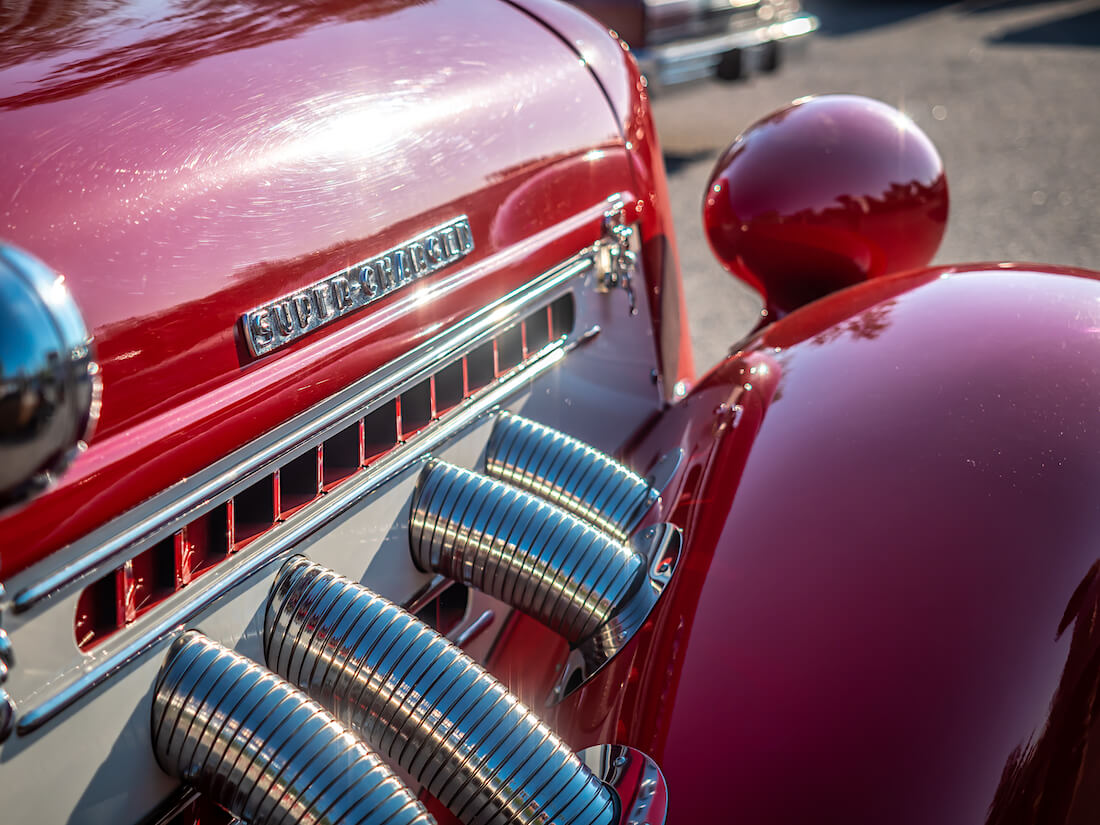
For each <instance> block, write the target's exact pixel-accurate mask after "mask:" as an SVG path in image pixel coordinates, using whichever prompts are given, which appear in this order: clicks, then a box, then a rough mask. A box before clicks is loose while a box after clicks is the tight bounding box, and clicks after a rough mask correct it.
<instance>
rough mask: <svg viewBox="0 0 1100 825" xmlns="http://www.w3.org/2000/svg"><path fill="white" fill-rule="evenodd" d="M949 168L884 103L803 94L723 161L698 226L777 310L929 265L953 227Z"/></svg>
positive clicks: (782, 311)
mask: <svg viewBox="0 0 1100 825" xmlns="http://www.w3.org/2000/svg"><path fill="white" fill-rule="evenodd" d="M947 212H948V194H947V179H946V177H945V176H944V169H943V163H942V162H941V160H940V157H939V154H938V153H937V152H936V149H935V147H934V146H933V145H932V142H931V141H930V140H929V139H928V137H927V136H926V135H925V134H924V133H923V132H922V131H921V130H920V129H919V128H918V127H917V126H916V124H914V123H913V121H912V120H910V119H909V118H908V117H906V116H905V115H903V114H901V113H900V112H898V111H897V110H896V109H894V108H892V107H890V106H887V105H886V104H884V103H879V102H878V101H874V100H870V99H868V98H863V97H855V96H852V95H827V96H824V97H815V98H808V99H806V100H803V101H798V102H796V103H794V104H792V105H790V106H788V107H786V108H784V109H780V110H779V111H778V112H776V113H774V114H772V115H769V116H768V117H766V118H764V119H763V120H761V121H758V122H757V123H755V124H753V125H752V126H751V127H750V128H749V129H747V130H746V131H745V132H744V133H743V134H742V135H741V136H740V137H738V138H737V140H735V141H734V142H733V144H732V145H731V146H730V147H729V148H728V149H727V150H726V151H725V153H724V154H723V155H722V156H721V157H720V158H719V159H718V163H717V164H716V166H715V168H714V172H713V173H712V175H711V179H710V183H709V185H708V189H707V193H706V197H705V199H704V202H703V222H704V225H705V227H706V232H707V238H708V240H709V241H710V244H711V248H712V249H713V250H714V253H715V254H716V255H717V256H718V260H719V261H721V262H722V265H723V266H725V267H726V268H727V269H729V270H730V271H731V272H732V273H734V274H735V275H737V276H738V277H739V278H741V279H743V280H744V281H746V282H748V283H749V285H751V286H752V287H753V288H755V289H756V290H758V291H759V292H760V293H761V295H762V296H763V297H764V299H765V304H766V305H767V308H768V310H769V311H770V312H771V313H772V314H773V315H780V316H782V315H784V314H786V313H788V312H790V311H792V310H794V309H797V308H798V307H800V306H803V305H804V304H807V303H809V302H810V301H812V300H815V299H816V298H819V297H821V296H822V295H826V294H828V293H829V292H832V291H834V290H837V289H840V288H842V287H845V286H849V285H851V284H854V283H858V282H860V281H863V280H866V279H868V278H877V277H879V276H881V275H886V274H889V273H892V272H902V271H904V270H908V269H915V268H917V267H921V266H926V265H927V264H928V262H929V261H931V260H932V257H933V256H934V255H935V254H936V250H937V249H938V248H939V245H940V241H941V240H942V239H943V233H944V230H945V229H946V225H947Z"/></svg>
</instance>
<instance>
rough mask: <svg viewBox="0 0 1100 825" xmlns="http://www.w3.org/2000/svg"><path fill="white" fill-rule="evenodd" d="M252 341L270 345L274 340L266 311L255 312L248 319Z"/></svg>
mask: <svg viewBox="0 0 1100 825" xmlns="http://www.w3.org/2000/svg"><path fill="white" fill-rule="evenodd" d="M248 322H249V326H248V328H249V330H250V331H251V333H252V340H253V341H255V342H256V343H258V344H260V345H261V346H262V345H263V344H270V343H271V341H272V340H273V339H274V338H275V330H273V329H272V328H271V318H270V317H269V315H268V311H267V310H266V309H262V310H260V311H258V312H255V313H253V314H252V315H251V317H250V318H249V319H248Z"/></svg>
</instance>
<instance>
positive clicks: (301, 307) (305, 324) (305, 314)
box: [290, 292, 313, 330]
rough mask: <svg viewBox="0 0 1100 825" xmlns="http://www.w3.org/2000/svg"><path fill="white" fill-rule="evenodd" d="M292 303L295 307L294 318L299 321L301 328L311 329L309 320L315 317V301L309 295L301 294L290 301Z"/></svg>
mask: <svg viewBox="0 0 1100 825" xmlns="http://www.w3.org/2000/svg"><path fill="white" fill-rule="evenodd" d="M290 302H291V304H292V305H293V307H294V317H295V318H296V319H297V321H298V326H299V328H301V329H303V330H307V329H309V319H310V317H311V316H312V315H313V301H311V300H310V298H309V293H307V292H299V293H298V294H297V295H295V296H294V297H293V298H291V299H290Z"/></svg>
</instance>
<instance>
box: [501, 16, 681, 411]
mask: <svg viewBox="0 0 1100 825" xmlns="http://www.w3.org/2000/svg"><path fill="white" fill-rule="evenodd" d="M510 2H514V3H515V4H516V5H517V6H521V7H523V8H525V9H526V10H527V11H528V12H529V13H530V14H532V15H533V16H535V17H536V18H538V19H539V20H541V21H543V22H544V23H545V24H546V25H547V26H548V27H550V28H551V29H552V30H553V31H555V32H557V33H558V35H559V36H560V37H562V38H563V39H564V41H565V42H567V43H568V44H569V46H570V47H571V48H572V49H573V50H574V52H575V53H576V54H577V56H578V57H580V59H581V60H583V61H584V64H585V65H586V66H587V67H588V68H589V69H590V70H591V72H592V73H593V75H594V76H595V77H596V79H597V80H598V81H599V83H600V86H601V88H602V89H603V90H604V93H605V94H606V95H607V98H608V101H609V102H610V103H611V105H612V108H613V109H614V110H615V112H616V114H617V116H618V118H619V122H620V129H621V130H622V134H623V137H624V140H625V146H626V149H627V151H628V153H629V155H630V159H631V165H632V167H633V170H634V181H635V192H636V193H637V194H638V201H637V203H636V204H635V207H636V212H637V215H638V217H639V219H640V220H641V222H642V223H641V227H642V244H643V246H642V257H643V263H644V271H645V287H646V289H647V290H648V293H649V305H650V312H651V313H652V317H651V320H652V322H653V326H654V331H655V332H656V334H657V338H658V341H659V342H660V344H659V346H660V352H659V357H660V367H661V372H662V375H663V377H664V385H665V386H664V390H665V394H666V396H668V397H670V398H671V397H672V396H673V393H674V391H675V387H676V385H677V383H680V382H682V384H681V386H686V385H687V384H688V383H690V382H691V381H693V380H694V378H695V362H694V358H693V356H692V352H691V336H690V334H689V332H688V325H687V311H686V305H685V303H684V288H683V278H682V276H681V274H680V262H679V257H678V255H677V252H676V237H675V232H674V229H673V220H672V205H671V202H670V201H669V198H668V181H667V178H666V175H665V161H664V155H663V154H662V152H661V147H660V144H659V143H658V142H657V131H656V128H655V127H654V124H653V112H652V110H651V108H650V103H649V92H648V87H647V83H646V80H645V78H644V77H643V76H642V74H641V72H639V71H638V66H637V64H636V63H635V62H634V59H633V57H631V56H630V49H629V47H628V46H627V44H626V43H625V42H623V40H621V39H620V38H619V37H618V36H612V37H609V36H608V33H607V30H606V27H605V26H604V25H603V24H601V23H598V22H597V21H595V20H593V19H592V18H591V17H588V16H587V15H586V14H584V13H582V12H580V11H578V10H577V9H574V8H571V7H569V6H566V5H564V4H562V3H557V2H553V1H552V0H510ZM612 34H614V33H612Z"/></svg>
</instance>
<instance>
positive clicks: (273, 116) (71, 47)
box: [0, 0, 631, 577]
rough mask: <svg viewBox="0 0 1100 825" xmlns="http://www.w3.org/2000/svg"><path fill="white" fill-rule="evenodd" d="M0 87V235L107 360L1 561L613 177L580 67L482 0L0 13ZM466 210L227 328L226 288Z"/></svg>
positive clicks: (492, 279)
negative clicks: (344, 283)
mask: <svg viewBox="0 0 1100 825" xmlns="http://www.w3.org/2000/svg"><path fill="white" fill-rule="evenodd" d="M490 20H491V21H492V25H491V26H489V25H486V21H490ZM470 21H479V22H478V25H477V26H472V25H470ZM0 108H2V109H3V110H4V112H3V117H2V118H0V145H3V146H4V151H3V153H0V180H3V181H5V182H6V184H7V188H8V192H9V196H8V198H7V199H6V203H5V204H4V206H3V207H2V218H0V237H2V238H3V240H5V241H8V242H12V243H15V244H16V245H18V246H20V247H23V248H24V249H26V250H27V251H29V252H31V253H33V254H35V255H36V256H38V257H40V258H41V259H43V260H44V261H46V262H47V263H48V264H50V265H51V266H52V267H54V268H55V269H57V270H58V271H60V272H62V273H64V274H65V275H66V277H67V280H68V283H69V284H70V286H71V288H72V291H73V294H74V296H75V298H76V301H77V303H78V304H79V306H80V308H81V311H82V312H83V314H84V317H85V320H86V321H87V323H88V326H89V327H90V328H91V329H92V331H93V334H94V336H95V341H96V347H97V351H98V356H99V360H100V362H101V365H102V367H103V382H104V394H103V416H102V419H101V424H100V429H99V432H98V433H97V435H96V439H95V442H94V443H93V445H92V449H91V450H90V451H89V452H88V453H87V454H85V455H84V456H82V457H81V459H79V460H78V462H77V464H76V465H75V466H74V468H73V470H72V471H70V473H69V475H68V476H66V478H65V479H64V483H63V485H62V487H60V488H59V489H58V490H56V491H55V492H54V493H52V494H50V495H49V496H47V497H45V498H43V499H40V500H39V501H37V502H36V503H34V504H33V505H31V506H30V507H28V508H25V509H24V510H23V511H21V512H19V513H17V514H15V515H14V516H10V517H9V518H7V519H6V520H4V522H2V523H0V528H2V529H3V530H4V533H5V539H6V541H5V547H4V555H3V557H2V559H0V562H2V566H0V571H2V574H3V575H4V576H5V577H6V576H8V575H10V574H11V573H13V572H15V571H16V570H17V569H19V568H21V567H24V566H26V564H28V563H29V562H31V561H33V560H34V559H35V558H37V557H40V556H41V555H42V553H43V552H44V551H48V550H51V549H55V548H56V547H58V546H60V545H62V544H65V543H67V542H69V541H71V540H72V539H73V538H75V537H76V536H77V535H80V534H81V533H82V532H86V531H87V529H89V527H91V526H94V525H95V524H97V523H102V522H104V521H106V520H108V519H109V518H110V517H112V516H113V515H115V514H117V513H118V512H120V510H121V509H124V508H125V507H128V506H132V505H133V504H136V503H137V502H139V501H140V500H142V499H143V498H145V497H148V496H149V495H151V494H152V493H153V492H156V491H157V490H158V489H162V488H163V487H165V486H167V485H168V484H171V483H172V482H173V481H175V480H178V479H179V478H180V477H181V476H183V475H185V474H188V473H192V472H194V471H196V470H197V469H199V468H201V467H202V466H205V464H207V463H209V462H210V461H212V460H214V459H216V458H218V457H220V456H221V455H224V454H225V453H226V452H228V451H229V450H230V449H231V448H233V447H236V446H240V444H241V443H243V440H244V439H246V438H248V437H254V436H255V435H257V434H259V433H261V432H263V431H265V430H266V429H270V427H271V426H274V424H276V423H278V421H280V420H283V419H285V418H286V417H288V416H289V415H291V414H293V413H295V412H297V411H299V410H301V409H304V408H306V407H307V406H309V405H311V404H313V403H316V402H317V401H319V400H321V399H322V398H323V397H325V396H326V395H328V394H330V393H331V392H333V391H335V390H337V389H339V388H340V387H341V386H344V385H347V384H348V383H350V382H351V381H352V380H354V379H356V378H358V377H360V376H362V375H364V374H366V373H368V372H370V371H371V370H372V369H374V368H375V367H377V366H378V365H380V364H381V363H384V362H385V361H387V360H390V359H391V358H392V357H394V356H395V355H396V354H398V353H399V352H401V351H403V350H405V349H408V348H409V347H411V346H414V345H416V344H418V343H420V342H422V341H423V340H425V339H426V338H427V337H429V336H430V335H432V334H435V333H436V332H438V330H439V328H440V326H441V325H444V324H447V323H450V322H452V321H453V320H455V319H457V318H459V317H462V316H463V315H466V314H468V313H469V312H471V311H473V310H475V309H477V308H478V307H479V306H484V304H485V303H487V302H488V301H489V300H492V298H494V297H497V296H499V295H501V294H504V293H505V292H507V291H509V290H510V289H512V288H514V287H515V286H517V285H518V284H519V283H522V282H523V281H525V280H527V279H529V278H530V277H532V276H533V275H535V274H537V272H538V271H540V270H541V269H543V268H546V267H547V266H549V265H550V264H551V263H552V262H553V261H554V260H560V259H562V258H564V257H567V256H568V255H569V254H571V253H572V252H574V251H576V249H577V248H579V247H580V246H581V245H583V244H584V243H588V242H590V241H591V240H592V239H593V238H591V237H584V235H585V232H587V231H588V230H587V229H585V230H583V231H581V232H580V234H577V233H573V234H567V233H565V232H563V231H560V230H559V231H555V232H550V231H549V230H550V229H551V227H554V226H555V225H556V224H559V223H560V222H561V221H563V220H564V219H565V218H567V217H570V216H573V215H576V214H577V213H579V212H581V211H583V210H584V209H585V208H586V207H591V206H593V205H595V204H598V203H599V202H600V201H601V200H602V199H604V198H605V197H606V196H607V195H608V194H610V193H611V192H614V191H616V190H627V189H629V188H630V186H631V183H630V181H631V178H630V170H629V166H628V161H627V157H626V153H625V151H624V150H623V149H622V140H621V137H620V135H619V131H618V127H617V125H616V120H615V118H614V116H613V115H612V112H611V110H610V108H609V106H608V104H607V102H606V100H605V98H604V96H603V94H602V92H601V91H600V89H599V87H598V86H597V84H596V83H595V82H594V81H593V79H592V77H591V75H590V74H589V73H588V72H587V71H586V70H585V69H584V67H583V66H582V65H580V64H579V62H578V61H577V60H576V58H575V56H574V55H573V54H572V53H571V51H570V49H569V48H568V47H567V46H566V45H565V43H563V42H562V41H560V40H559V39H558V38H557V37H555V36H554V35H553V34H552V33H551V32H550V31H548V30H547V29H545V28H544V27H542V26H541V25H539V24H538V23H537V22H536V21H534V20H533V19H531V18H530V17H529V16H527V15H526V14H524V13H522V12H521V11H519V10H517V9H515V8H513V7H510V6H508V5H506V4H503V3H498V2H495V0H437V1H436V2H424V1H423V0H406V1H405V2H400V1H399V0H387V1H386V2H376V3H365V4H358V5H357V4H354V3H347V2H337V1H336V0H329V2H320V3H311V4H304V5H302V6H301V7H300V8H294V7H288V6H287V5H286V4H282V3H274V2H267V0H246V2H244V3H237V4H233V5H231V6H226V5H224V4H222V3H220V2H214V0H197V1H196V2H177V3H174V4H171V5H168V6H164V7H162V6H160V5H159V4H148V3H138V2H136V0H135V1H134V2H124V1H119V0H113V1H112V0H85V2H81V3H73V4H70V5H69V6H68V7H67V8H66V10H65V11H64V13H62V14H60V15H59V16H58V17H56V18H54V19H51V20H49V21H42V20H27V21H25V22H24V23H23V24H21V25H20V26H17V27H16V28H15V29H14V31H12V30H9V31H8V32H7V33H6V34H5V44H4V49H3V51H2V53H0ZM463 214H464V215H467V216H468V217H469V221H470V225H471V228H472V232H473V236H474V241H475V249H474V251H473V252H472V253H471V254H470V256H469V257H468V258H466V259H465V260H464V261H463V263H462V265H461V266H459V267H456V268H455V269H454V271H456V272H459V273H461V272H463V268H465V269H466V270H468V271H469V273H470V275H469V278H468V279H464V280H463V281H462V285H461V288H460V289H455V290H454V291H453V292H449V293H447V294H445V295H441V296H440V297H439V298H438V299H435V300H433V302H432V303H430V304H429V305H428V306H427V308H426V309H425V308H424V306H423V302H420V303H421V304H422V305H421V306H420V308H417V307H416V306H414V304H415V303H416V302H413V301H411V300H407V299H406V298H407V296H405V295H404V292H402V293H401V294H397V295H394V296H390V297H389V298H387V299H385V300H384V301H381V302H379V304H378V305H377V306H376V307H372V308H371V309H369V310H366V311H363V312H359V313H356V314H355V315H354V316H353V317H350V318H347V319H343V320H341V321H338V322H336V323H334V324H331V325H330V326H328V327H326V328H325V329H324V330H322V331H319V332H315V333H313V334H311V335H308V336H305V337H304V338H302V339H300V340H299V341H297V342H296V343H295V344H293V345H291V346H289V347H286V348H284V349H281V350H279V351H278V352H276V353H273V354H271V355H268V356H266V357H264V358H260V359H253V358H251V357H250V356H249V355H248V351H247V348H246V347H245V346H244V344H243V341H242V338H241V329H240V323H239V319H240V316H241V315H242V313H243V312H245V311H247V310H249V309H252V308H253V307H257V306H261V305H263V304H265V303H267V302H269V301H272V300H274V299H276V298H279V297H280V296H283V295H285V294H287V293H288V292H291V291H293V290H295V289H298V288H301V287H303V286H306V285H308V284H310V283H312V282H315V281H317V280H319V279H321V278H324V277H326V276H328V275H330V274H332V273H334V272H337V271H339V270H341V269H343V268H344V267H347V266H349V265H350V264H352V263H354V262H356V261H361V260H364V259H366V258H368V257H370V256H371V255H374V254H377V253H380V252H382V251H384V250H387V249H389V248H391V247H393V246H395V245H397V244H399V243H401V242H403V241H406V240H408V239H410V238H412V237H413V236H415V235H417V234H419V233H421V232H423V231H425V230H427V229H430V228H431V227H433V226H436V225H437V224H440V223H443V222H445V221H449V220H451V219H453V218H455V217H457V216H459V215H463ZM594 230H595V227H594V226H593V229H592V231H593V232H594ZM540 231H546V232H547V234H546V235H545V236H543V237H542V238H539V239H538V240H540V241H541V242H540V243H537V244H530V243H527V244H524V245H520V244H519V243H518V242H519V241H521V240H523V241H528V240H530V239H531V238H532V237H533V236H535V235H536V233H538V232H540ZM451 274H452V271H451V270H448V272H447V273H445V275H446V276H448V277H449V276H450V275H451ZM440 275H444V273H440ZM440 275H435V276H432V277H430V278H428V279H426V280H425V281H424V282H422V283H419V284H418V288H421V287H425V288H431V287H432V284H433V283H436V284H437V285H438V279H439V277H440ZM337 341H339V346H337V345H336V342H337ZM306 375H308V376H309V380H303V379H302V376H306ZM185 447H186V449H185ZM173 450H175V451H177V452H176V454H175V455H171V453H172V451H173ZM122 479H125V483H124V484H122V483H121V480H122ZM113 480H117V481H118V482H119V483H118V484H115V483H113ZM108 488H111V489H109V490H108ZM97 496H98V498H97ZM44 523H48V524H50V525H52V526H51V531H50V532H49V533H48V534H46V535H43V534H42V524H44ZM14 548H18V550H17V549H14Z"/></svg>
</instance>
